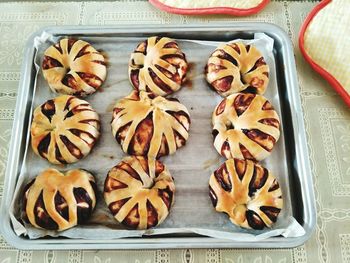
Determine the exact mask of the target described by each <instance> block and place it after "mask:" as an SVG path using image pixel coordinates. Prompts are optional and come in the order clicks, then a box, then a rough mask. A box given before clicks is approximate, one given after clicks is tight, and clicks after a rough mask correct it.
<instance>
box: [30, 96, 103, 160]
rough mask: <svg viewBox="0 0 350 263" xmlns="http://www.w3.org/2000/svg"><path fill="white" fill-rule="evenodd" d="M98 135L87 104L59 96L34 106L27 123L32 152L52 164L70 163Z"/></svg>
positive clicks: (87, 150)
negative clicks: (30, 123)
mask: <svg viewBox="0 0 350 263" xmlns="http://www.w3.org/2000/svg"><path fill="white" fill-rule="evenodd" d="M99 136H100V120H99V117H98V114H97V113H96V112H95V111H94V109H93V108H92V107H91V105H90V104H89V103H88V102H86V101H84V100H81V99H78V98H76V97H74V96H68V95H62V96H59V97H56V98H54V99H51V100H48V101H46V102H45V103H44V104H42V105H41V106H39V107H37V108H36V109H35V111H34V114H33V121H32V126H31V143H32V148H33V151H34V152H35V153H36V154H37V155H39V156H41V157H43V158H45V159H47V160H48V161H49V162H50V163H53V164H66V163H74V162H77V161H79V160H80V159H82V158H83V157H85V156H86V155H88V154H89V153H90V151H91V149H92V147H93V146H94V145H95V143H96V141H97V139H98V138H99Z"/></svg>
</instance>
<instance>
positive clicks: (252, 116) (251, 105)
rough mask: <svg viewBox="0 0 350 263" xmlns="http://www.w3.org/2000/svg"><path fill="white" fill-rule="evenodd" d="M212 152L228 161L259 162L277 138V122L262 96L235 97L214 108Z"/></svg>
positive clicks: (276, 117) (278, 126)
mask: <svg viewBox="0 0 350 263" xmlns="http://www.w3.org/2000/svg"><path fill="white" fill-rule="evenodd" d="M212 124H213V136H214V146H215V149H216V150H217V151H218V152H219V154H221V155H222V156H224V157H226V158H227V159H230V158H239V159H251V160H254V161H261V160H263V159H265V158H266V157H267V156H269V155H270V153H271V151H272V149H273V147H274V145H275V144H276V142H277V141H278V139H279V136H280V130H279V128H280V120H279V117H278V115H277V112H276V111H275V110H274V109H273V107H272V105H271V103H270V102H269V101H268V100H267V99H266V98H265V97H263V96H261V95H255V94H249V93H236V94H232V95H230V96H228V97H227V98H225V99H223V100H222V101H221V102H220V103H219V104H218V106H216V108H215V110H214V112H213V116H212Z"/></svg>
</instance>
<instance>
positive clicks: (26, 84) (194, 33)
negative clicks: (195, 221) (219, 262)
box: [2, 23, 315, 249]
mask: <svg viewBox="0 0 350 263" xmlns="http://www.w3.org/2000/svg"><path fill="white" fill-rule="evenodd" d="M261 26H263V27H262V28H259V27H261ZM43 32H46V33H48V34H51V35H53V36H74V37H77V38H78V37H80V38H83V39H86V40H89V39H96V41H97V39H102V38H103V39H104V40H106V39H107V40H108V39H109V38H110V39H113V38H115V37H118V38H121V39H122V38H126V39H128V38H140V39H142V38H145V37H147V36H150V35H155V34H157V35H165V36H169V37H172V38H175V39H193V40H202V41H203V40H204V41H206V40H210V41H229V40H232V39H236V38H244V39H252V38H253V34H254V33H257V32H263V33H266V34H268V35H269V36H270V37H272V38H273V39H274V42H275V44H274V50H273V51H274V56H275V57H274V59H275V63H276V69H278V71H277V72H276V75H277V82H278V90H277V93H278V94H277V96H276V94H275V95H274V94H266V96H267V97H268V98H269V99H270V101H272V102H273V104H274V105H275V104H276V102H274V100H275V99H276V98H277V99H278V104H279V105H278V106H279V107H278V109H279V111H280V114H282V118H283V131H284V139H283V136H282V138H281V139H282V140H284V141H282V143H281V142H279V143H278V145H281V146H280V148H281V147H282V151H283V153H282V155H283V156H284V157H285V158H283V162H286V164H284V163H283V162H281V166H283V167H286V168H287V171H286V172H285V173H286V174H287V175H288V180H287V182H288V186H287V188H288V191H290V192H292V193H293V195H292V201H291V202H292V207H293V216H294V217H295V218H296V219H297V221H298V222H299V223H300V224H301V225H302V226H303V228H304V230H305V234H304V235H303V236H301V237H295V238H284V237H272V238H268V239H265V240H260V241H259V242H254V241H252V240H250V241H249V242H244V241H242V242H238V241H237V240H236V241H232V240H223V239H217V238H216V239H213V238H207V237H204V236H198V235H194V234H191V233H189V232H187V233H179V234H176V235H175V234H174V233H173V234H169V235H165V236H164V235H159V236H152V237H142V238H127V239H111V240H108V239H101V238H100V239H89V240H86V239H73V240H69V239H62V238H48V239H38V240H29V239H27V238H26V237H22V236H21V237H17V236H13V234H14V233H13V228H11V226H10V222H9V221H6V220H5V224H2V226H4V227H3V232H4V236H5V238H6V239H7V240H8V241H9V242H10V243H11V242H12V243H13V244H14V245H15V246H17V247H22V246H21V245H22V244H23V242H29V243H28V245H25V247H26V248H33V249H45V248H50V247H54V246H55V245H54V244H57V242H59V243H60V244H62V246H61V247H62V249H68V248H94V249H97V248H129V249H130V248H146V247H147V246H149V244H151V243H152V247H290V246H295V245H297V244H299V243H300V244H301V243H302V242H304V241H305V240H306V239H307V237H308V236H309V235H310V233H311V230H312V228H313V225H314V222H315V211H314V203H313V202H314V201H313V200H314V199H313V191H312V182H311V175H310V169H309V165H308V157H307V151H306V149H305V148H306V143H305V133H304V129H303V123H302V115H301V110H300V101H299V96H298V93H297V91H298V87H297V85H296V84H297V82H296V79H295V76H296V73H295V64H294V59H293V53H292V50H291V45H290V42H289V39H288V37H287V36H286V35H285V33H284V32H283V31H282V30H280V29H279V28H277V27H276V26H273V25H269V24H256V23H244V24H241V23H240V24H237V23H236V24H234V25H232V26H230V27H222V26H221V27H220V28H218V27H204V28H203V27H201V28H199V27H188V28H182V29H175V28H171V27H168V28H162V29H157V28H153V27H148V28H142V29H141V28H137V27H133V28H131V29H130V28H118V29H114V28H98V29H97V28H91V27H89V28H87V27H81V28H77V27H75V28H67V27H55V28H47V29H43V30H41V31H40V32H37V33H36V34H35V35H34V36H32V38H31V39H30V40H29V42H28V49H27V53H26V58H25V63H24V68H23V75H22V80H21V86H20V92H19V95H18V96H19V98H18V103H19V101H20V100H19V99H20V98H21V99H22V97H23V103H22V104H17V111H16V122H15V123H16V124H15V125H17V126H19V127H14V131H15V130H16V129H20V134H18V132H17V133H16V134H14V136H13V138H12V142H11V150H13V149H14V148H15V147H17V152H10V154H9V162H8V169H7V174H6V182H5V192H6V191H8V190H9V189H11V187H12V191H11V193H13V189H14V186H15V183H16V180H17V178H18V175H19V174H20V173H21V172H22V171H23V169H24V168H26V167H25V165H24V166H22V165H21V163H22V162H21V161H22V160H23V154H24V152H25V150H26V149H25V148H26V147H25V145H26V142H27V140H28V136H27V135H28V127H29V124H30V109H31V108H32V102H33V101H34V105H35V106H36V105H38V102H37V101H36V99H38V97H37V96H36V95H35V91H34V89H33V87H35V86H38V85H34V81H35V79H36V78H35V73H36V71H35V68H34V67H33V60H34V48H33V41H34V39H35V36H39V35H41V34H42V33H43ZM93 42H94V41H92V43H93ZM111 44H113V43H111ZM118 44H119V45H123V43H122V42H121V43H118ZM133 48H134V46H132V47H130V51H131V50H132V49H133ZM113 55H117V54H113ZM189 60H190V59H189ZM204 60H205V59H204ZM203 63H205V61H203V62H201V64H203ZM196 64H200V63H199V62H197V61H196V63H195V64H194V66H196ZM201 64H200V65H201ZM125 71H126V69H125ZM109 74H113V72H112V70H111V68H110V69H109ZM125 75H126V77H125V80H127V74H125ZM192 77H193V78H196V77H198V76H192ZM38 82H39V83H40V76H39V78H38ZM42 85H44V83H41V85H40V86H42ZM111 86H113V90H114V93H113V90H112V87H111ZM118 86H120V87H121V88H120V91H119V93H118ZM124 86H125V84H124ZM126 86H127V87H129V89H130V85H126ZM122 87H123V84H122V83H114V84H113V85H109V86H108V87H106V88H105V89H104V90H103V92H102V93H100V94H97V95H96V96H95V98H96V97H98V96H102V95H103V96H106V95H105V94H103V93H107V92H109V93H110V94H109V95H112V97H113V98H114V99H113V100H112V101H111V105H113V104H114V103H115V99H116V98H120V97H123V96H125V95H127V94H128V92H126V93H125V89H123V88H122ZM202 89H204V90H207V89H208V88H207V87H202ZM45 90H47V89H45ZM130 90H131V89H130ZM193 91H195V89H194V90H193ZM285 91H287V92H285ZM190 92H191V91H190ZM175 94H176V93H175ZM203 95H205V93H203V92H199V93H198V92H197V93H195V92H193V98H196V97H197V98H198V97H200V96H203ZM269 95H270V96H269ZM47 96H48V97H47V98H46V99H48V98H50V97H52V94H51V96H50V94H47ZM175 96H176V95H175ZM271 96H273V98H271ZM179 98H180V100H181V95H179ZM184 98H187V101H186V100H185V101H183V100H182V102H183V103H184V104H185V105H186V106H187V107H191V108H192V107H193V112H192V114H196V105H195V104H194V103H191V100H190V99H189V98H190V97H188V96H187V97H186V96H185V97H184ZM40 99H41V100H42V101H40V103H42V102H43V101H45V100H46V99H45V100H43V99H42V97H40ZM87 100H88V101H89V99H87ZM94 100H95V99H94ZM97 101H98V100H97ZM40 103H39V104H40ZM93 106H95V107H99V106H98V105H97V104H96V105H94V103H93ZM209 107H210V106H209ZM211 107H212V108H214V107H213V106H212V105H211ZM102 108H103V109H101V111H102V112H108V109H107V108H108V105H104V106H103V107H102ZM197 110H200V109H198V108H197ZM211 110H213V109H211ZM98 111H99V110H98ZM18 112H22V114H20V115H19V116H18ZM190 112H191V111H190ZM197 113H198V112H197ZM107 115H108V114H107ZM101 117H102V119H107V120H106V121H105V123H104V124H105V125H104V126H105V127H104V129H107V130H108V128H109V127H106V126H108V121H109V118H108V117H110V116H101ZM207 122H208V124H207V127H208V131H209V132H210V117H209V118H208V120H207ZM197 128H198V127H197ZM193 130H194V132H196V131H198V130H197V129H196V128H193V127H192V131H193ZM190 133H191V132H190ZM17 135H19V136H17ZM16 137H18V138H16ZM16 139H17V140H16ZM189 144H190V143H189ZM102 145H103V143H102ZM284 145H285V147H284ZM114 146H115V149H116V151H113V150H112V151H111V150H108V149H105V150H103V149H102V150H100V151H99V153H100V154H104V155H106V156H105V157H106V158H109V157H111V156H114V158H111V159H114V160H112V162H111V163H108V162H107V164H106V167H105V169H106V171H107V170H108V169H109V168H110V167H112V166H113V165H115V164H116V163H117V162H118V161H119V160H120V156H119V155H120V154H118V153H116V152H117V149H118V150H119V151H120V149H119V148H118V145H117V144H116V145H114ZM186 147H190V146H186ZM186 147H185V148H186ZM95 151H96V152H97V151H98V150H95ZM29 152H30V151H29ZM213 153H215V150H214V151H213ZM29 154H30V153H29ZM209 155H210V153H209ZM184 156H185V154H184ZM214 156H215V155H213V156H212V158H206V159H203V160H202V159H199V162H198V164H199V165H197V166H198V167H196V166H194V167H193V166H192V167H191V168H192V169H193V171H194V177H195V176H198V175H199V173H202V174H203V173H204V174H208V175H207V177H209V175H210V172H211V171H210V170H208V169H205V167H203V165H204V166H208V167H211V166H213V163H211V162H213V161H210V160H215V159H216V160H217V161H214V168H215V167H216V166H218V164H219V163H221V162H223V159H222V160H219V158H215V157H214ZM217 156H218V155H217ZM272 156H273V155H272ZM11 157H12V158H11ZM100 157H101V156H100ZM167 158H175V159H177V161H178V162H179V163H181V164H183V163H185V164H186V162H184V161H185V160H183V161H182V160H181V155H174V156H172V157H167ZM272 158H273V160H271V159H270V161H267V162H266V165H267V167H269V163H274V164H275V165H276V162H278V155H276V156H275V157H272ZM205 161H208V163H207V164H205ZM16 162H17V163H16ZM164 162H165V163H167V161H166V159H165V160H164ZM79 163H80V162H78V164H77V165H78V166H79ZM16 165H17V166H16ZM32 165H34V164H32ZM180 166H181V165H180ZM208 167H207V168H208ZM68 168H71V167H68ZM83 168H84V167H83ZM169 168H170V170H172V168H173V170H176V168H175V167H169ZM11 169H12V171H11ZM180 169H185V168H184V167H181V168H180ZM106 171H105V173H104V174H103V175H102V176H103V178H102V179H101V180H103V179H104V176H105V174H106ZM176 172H178V171H175V173H176ZM9 177H11V178H12V179H11V180H9ZM174 177H175V178H176V174H175V175H174ZM180 183H181V182H180ZM177 187H178V188H179V186H178V185H177ZM305 187H306V188H305ZM180 189H181V192H182V195H180V196H179V194H177V195H176V198H177V200H179V201H177V203H180V204H181V202H183V201H185V199H184V198H189V197H190V196H191V195H189V193H190V192H191V190H190V189H191V185H188V184H187V185H180ZM196 189H197V188H196ZM196 189H194V190H196ZM206 190H207V189H205V191H206ZM285 191H286V189H285ZM285 194H286V193H285ZM185 195H187V197H186V196H185ZM5 197H6V198H5ZM8 197H9V195H5V194H4V199H3V206H2V209H5V210H2V212H4V211H7V212H6V213H4V218H3V219H6V218H8V210H9V203H11V200H12V199H13V194H12V196H11V198H10V199H9V198H8ZM181 198H182V199H183V200H182V201H181ZM207 199H208V198H207ZM102 201H103V200H102ZM203 202H204V204H206V201H203ZM6 206H7V207H6ZM207 209H208V210H209V209H212V208H211V207H208V208H207ZM189 213H190V211H189ZM212 219H214V220H215V218H212ZM170 220H171V219H170ZM170 225H171V224H170ZM174 227H176V224H175V226H174ZM11 230H12V231H11ZM179 232H181V231H179ZM176 240H177V241H176ZM209 240H211V241H209ZM73 241H75V242H73ZM207 242H208V243H207ZM275 242H276V243H275ZM85 244H86V245H85ZM132 244H133V245H132ZM61 247H60V248H61Z"/></svg>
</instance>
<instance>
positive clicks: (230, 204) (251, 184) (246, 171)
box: [209, 159, 283, 229]
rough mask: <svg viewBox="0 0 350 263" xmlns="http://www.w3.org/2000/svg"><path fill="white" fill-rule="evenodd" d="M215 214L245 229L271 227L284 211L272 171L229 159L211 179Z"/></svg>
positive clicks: (279, 190)
mask: <svg viewBox="0 0 350 263" xmlns="http://www.w3.org/2000/svg"><path fill="white" fill-rule="evenodd" d="M209 195H210V198H211V201H212V203H213V206H214V207H215V209H216V211H218V212H224V213H226V214H227V215H228V216H229V218H230V220H231V222H232V223H233V224H235V225H237V226H240V227H243V228H248V229H250V228H252V229H263V228H264V227H271V226H272V224H273V223H275V222H276V221H277V217H278V215H279V213H280V211H281V209H282V208H283V199H282V191H281V188H280V186H279V184H278V181H277V179H276V178H275V177H274V176H273V175H272V174H271V172H270V171H269V170H267V169H266V168H264V167H263V166H261V165H260V164H256V163H254V162H253V161H250V160H239V159H229V160H227V161H226V162H225V163H223V164H222V165H221V166H220V167H219V168H218V169H217V170H216V171H214V173H213V174H212V175H211V176H210V179H209Z"/></svg>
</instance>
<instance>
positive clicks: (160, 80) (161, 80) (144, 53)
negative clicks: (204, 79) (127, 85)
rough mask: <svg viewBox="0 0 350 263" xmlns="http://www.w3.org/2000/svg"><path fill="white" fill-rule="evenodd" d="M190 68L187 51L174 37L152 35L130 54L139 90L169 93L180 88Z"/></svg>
mask: <svg viewBox="0 0 350 263" xmlns="http://www.w3.org/2000/svg"><path fill="white" fill-rule="evenodd" d="M187 68H188V65H187V61H186V57H185V54H184V53H182V51H181V50H180V48H179V46H178V44H177V43H176V42H175V40H173V39H170V38H167V37H150V38H148V39H147V40H145V41H144V42H142V43H140V44H139V45H138V46H137V47H136V49H135V51H134V52H133V53H132V54H131V57H130V61H129V77H130V82H131V84H132V85H133V86H134V88H135V89H136V90H139V91H140V90H144V91H150V92H153V93H154V94H156V95H160V96H166V95H169V94H171V93H173V92H175V91H177V90H178V89H180V87H181V84H182V83H183V82H184V79H185V76H186V72H187Z"/></svg>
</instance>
